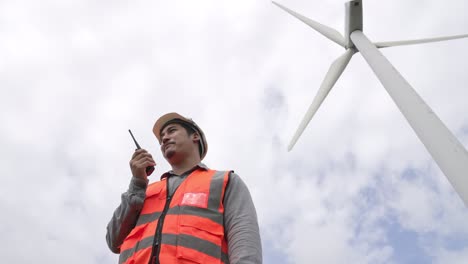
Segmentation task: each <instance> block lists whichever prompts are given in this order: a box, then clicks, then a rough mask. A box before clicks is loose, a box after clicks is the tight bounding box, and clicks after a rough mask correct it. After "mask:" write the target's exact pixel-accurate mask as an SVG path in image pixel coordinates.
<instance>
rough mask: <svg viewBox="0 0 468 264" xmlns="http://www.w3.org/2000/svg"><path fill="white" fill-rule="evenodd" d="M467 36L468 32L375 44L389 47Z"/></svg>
mask: <svg viewBox="0 0 468 264" xmlns="http://www.w3.org/2000/svg"><path fill="white" fill-rule="evenodd" d="M466 37H468V34H463V35H454V36H446V37H438V38H426V39H413V40H400V41H385V42H376V43H374V44H375V46H377V48H387V47H394V46H403V45H414V44H420V43H429V42H438V41H444V40H451V39H459V38H466Z"/></svg>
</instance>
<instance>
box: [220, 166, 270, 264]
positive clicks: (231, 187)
mask: <svg viewBox="0 0 468 264" xmlns="http://www.w3.org/2000/svg"><path fill="white" fill-rule="evenodd" d="M224 229H225V233H226V238H227V244H228V255H229V262H230V263H231V264H261V263H262V245H261V240H260V232H259V227H258V220H257V212H256V210H255V206H254V204H253V201H252V197H251V196H250V192H249V190H248V188H247V186H246V185H245V183H244V182H243V181H242V179H241V178H240V177H239V176H238V175H237V174H235V173H231V174H230V178H229V183H228V185H227V187H226V192H225V195H224Z"/></svg>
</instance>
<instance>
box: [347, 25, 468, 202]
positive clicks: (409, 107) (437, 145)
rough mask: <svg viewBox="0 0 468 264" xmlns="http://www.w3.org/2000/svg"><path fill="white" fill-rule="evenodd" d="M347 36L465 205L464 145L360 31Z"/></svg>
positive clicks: (467, 155) (467, 157)
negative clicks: (349, 36)
mask: <svg viewBox="0 0 468 264" xmlns="http://www.w3.org/2000/svg"><path fill="white" fill-rule="evenodd" d="M351 40H352V41H353V43H354V45H355V46H356V47H357V49H359V51H360V52H361V54H362V56H364V58H365V59H366V61H367V63H368V64H369V65H370V67H371V68H372V70H373V71H374V73H375V74H376V75H377V77H378V78H379V80H380V82H381V83H382V85H383V86H384V87H385V89H386V90H387V92H388V93H389V94H390V96H391V97H392V99H393V101H394V102H395V104H396V105H397V106H398V108H399V109H400V111H401V112H402V113H403V115H404V116H405V118H406V120H407V121H408V123H409V124H410V125H411V127H412V128H413V130H414V131H415V132H416V135H417V136H418V137H419V139H420V140H421V141H422V143H423V144H424V146H425V147H426V149H427V150H428V151H429V153H430V154H431V155H432V157H433V158H434V160H435V162H436V163H437V165H438V166H439V168H440V169H441V170H442V172H443V173H444V174H445V176H446V177H447V179H448V180H449V182H450V183H451V184H452V186H453V188H454V189H455V190H456V192H457V193H458V195H459V196H460V197H461V198H462V200H463V202H464V203H465V206H468V152H467V151H466V149H465V148H464V147H463V145H462V144H461V143H460V142H459V141H458V140H457V138H455V136H454V135H453V134H452V133H451V132H450V130H448V128H447V127H446V126H445V125H444V123H442V121H441V120H440V119H439V117H437V115H436V114H435V113H434V112H433V111H432V110H431V108H430V107H429V106H428V105H427V104H426V103H425V102H424V101H423V99H422V98H421V97H420V96H419V95H418V94H417V93H416V91H415V90H414V89H413V88H412V87H411V85H410V84H409V83H408V82H407V81H406V80H405V79H404V78H403V77H402V76H401V75H400V73H398V71H397V70H396V69H395V68H394V67H393V66H392V65H391V64H390V62H389V61H388V60H387V59H386V58H385V57H384V56H383V55H382V53H381V52H380V51H379V50H378V49H377V48H376V47H375V45H374V44H372V43H371V42H370V41H369V39H367V37H366V36H365V35H364V34H363V33H362V32H361V31H354V32H353V33H352V34H351Z"/></svg>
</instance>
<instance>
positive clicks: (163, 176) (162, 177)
mask: <svg viewBox="0 0 468 264" xmlns="http://www.w3.org/2000/svg"><path fill="white" fill-rule="evenodd" d="M196 169H202V170H209V168H208V166H206V165H205V164H204V163H202V162H200V163H198V164H197V165H195V166H194V167H193V168H191V169H190V170H188V171H186V172H184V173H182V175H183V174H186V173H191V172H193V171H195V170H196ZM174 175H175V176H178V175H177V174H175V173H174V171H173V170H170V171H168V172H165V173H164V174H163V175H161V180H162V179H164V178H168V177H170V176H174Z"/></svg>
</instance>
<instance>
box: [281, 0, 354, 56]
mask: <svg viewBox="0 0 468 264" xmlns="http://www.w3.org/2000/svg"><path fill="white" fill-rule="evenodd" d="M272 2H273V4H275V5H277V6H278V7H279V8H281V9H283V10H284V11H286V12H288V13H289V14H291V15H292V16H294V17H296V18H297V19H299V20H301V21H302V22H304V23H306V24H307V25H309V26H310V27H312V28H313V29H315V30H316V31H318V32H319V33H320V34H322V35H324V36H325V37H327V38H328V39H330V40H331V41H333V42H336V43H337V44H338V45H340V46H342V47H345V44H346V43H345V39H344V37H343V36H342V35H341V34H340V32H338V31H336V30H335V29H333V28H331V27H328V26H325V25H322V24H320V23H318V22H316V21H314V20H312V19H310V18H307V17H305V16H303V15H301V14H299V13H296V12H294V11H292V10H291V9H289V8H287V7H285V6H282V5H280V4H278V3H276V2H275V1H272Z"/></svg>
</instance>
